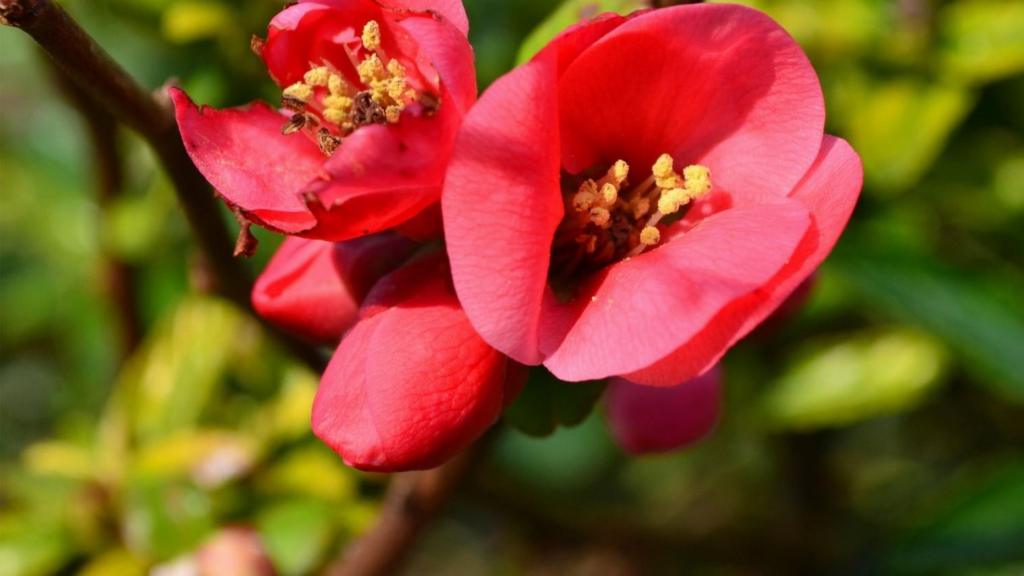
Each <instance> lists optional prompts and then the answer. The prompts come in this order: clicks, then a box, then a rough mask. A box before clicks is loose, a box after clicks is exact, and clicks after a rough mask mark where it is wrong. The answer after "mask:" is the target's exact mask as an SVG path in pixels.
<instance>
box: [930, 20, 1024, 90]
mask: <svg viewBox="0 0 1024 576" xmlns="http://www.w3.org/2000/svg"><path fill="white" fill-rule="evenodd" d="M939 29H940V37H941V39H942V44H943V45H942V51H941V52H940V55H941V59H942V64H943V66H944V69H945V70H944V71H945V72H946V74H947V76H948V77H949V78H950V79H951V80H955V81H959V82H967V83H980V82H990V81H993V80H998V79H1000V78H1007V77H1009V76H1013V75H1014V74H1018V73H1020V72H1021V71H1024V3H1021V2H1019V1H1018V0H972V1H962V2H953V3H951V4H948V5H946V7H945V8H944V9H943V10H942V12H941V14H940V15H939Z"/></svg>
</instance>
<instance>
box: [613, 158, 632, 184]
mask: <svg viewBox="0 0 1024 576" xmlns="http://www.w3.org/2000/svg"><path fill="white" fill-rule="evenodd" d="M608 175H609V176H611V177H612V178H613V179H614V180H615V184H617V185H619V186H621V185H622V184H623V182H625V181H626V178H629V164H626V161H625V160H619V161H617V162H616V163H615V164H613V165H612V167H611V169H610V170H609V171H608Z"/></svg>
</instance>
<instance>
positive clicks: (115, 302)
mask: <svg viewBox="0 0 1024 576" xmlns="http://www.w3.org/2000/svg"><path fill="white" fill-rule="evenodd" d="M51 69H52V70H53V78H54V82H55V83H56V84H57V86H58V88H60V91H61V93H62V94H63V95H64V97H65V98H66V99H67V101H68V103H69V104H71V106H72V107H73V108H74V109H75V110H77V111H78V113H79V115H80V116H81V117H82V120H83V122H84V123H85V127H86V130H87V131H88V133H89V140H90V142H91V144H92V146H91V147H90V153H91V154H92V164H93V171H94V174H93V176H94V178H95V188H96V200H97V203H98V204H99V207H100V214H101V218H104V219H105V218H106V217H107V216H108V215H109V212H110V209H111V206H112V204H113V203H114V202H115V201H116V200H117V198H118V197H119V196H120V195H121V193H122V192H123V187H124V166H123V164H122V161H121V154H120V146H119V143H118V137H117V123H116V122H115V120H114V118H113V117H112V116H111V115H110V114H109V113H108V112H107V111H106V110H104V109H103V108H102V107H100V106H99V104H97V103H96V101H94V100H93V99H92V98H91V97H90V96H89V95H88V94H86V93H85V92H84V91H83V90H82V89H81V88H79V87H78V85H77V84H75V83H74V82H73V81H71V79H70V78H68V76H67V74H65V73H64V72H63V71H62V70H61V69H60V68H58V67H57V66H51ZM102 226H103V224H102V223H101V229H102ZM102 261H103V262H102V266H103V270H104V279H105V281H106V286H105V288H106V291H107V295H108V297H109V299H110V303H111V305H112V306H113V309H114V311H115V313H116V317H117V326H118V339H119V342H120V348H121V357H122V359H124V358H127V357H128V355H129V354H131V353H132V351H134V350H135V348H136V347H137V346H138V344H139V341H140V339H141V338H142V322H141V320H140V318H139V304H138V297H137V292H136V291H137V270H136V267H135V266H132V265H131V264H129V263H127V262H125V261H123V260H121V259H120V258H118V257H117V256H116V255H114V254H111V253H109V251H107V250H104V251H103V257H102Z"/></svg>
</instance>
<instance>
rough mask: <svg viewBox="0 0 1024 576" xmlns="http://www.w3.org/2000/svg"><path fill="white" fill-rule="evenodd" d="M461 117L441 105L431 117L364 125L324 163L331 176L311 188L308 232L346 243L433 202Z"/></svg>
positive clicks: (387, 226)
mask: <svg viewBox="0 0 1024 576" xmlns="http://www.w3.org/2000/svg"><path fill="white" fill-rule="evenodd" d="M460 121H461V117H460V116H459V115H458V111H457V110H456V109H455V108H454V107H453V106H444V105H442V107H441V109H440V110H439V111H438V113H437V115H435V116H429V117H427V116H425V117H415V116H407V117H404V118H402V121H401V122H399V123H398V124H393V125H392V124H389V125H373V126H364V127H362V128H360V129H359V130H357V131H355V132H354V133H353V134H352V135H351V136H349V137H347V138H345V140H344V142H342V144H341V147H339V148H338V150H337V151H336V152H335V153H334V155H333V156H331V158H330V159H329V160H328V161H327V164H326V165H325V170H326V171H327V173H328V174H329V176H330V179H328V180H321V181H319V182H317V183H316V184H315V185H314V186H312V187H311V188H310V189H309V191H308V192H309V195H310V197H312V198H315V199H316V202H313V203H311V204H310V206H309V208H310V209H311V210H312V212H313V214H314V217H315V218H316V220H317V226H316V228H315V229H313V230H311V231H309V232H307V233H306V235H308V236H310V237H315V238H319V239H323V240H335V241H340V240H346V239H349V238H355V237H358V236H362V235H366V234H374V233H376V232H381V231H384V230H388V229H390V228H393V227H395V226H398V225H399V224H402V223H404V222H406V221H408V220H409V219H411V218H413V217H415V216H416V215H418V214H419V213H420V212H422V211H423V210H425V209H426V208H428V207H429V206H431V205H432V204H434V203H436V202H437V201H438V200H439V199H440V196H441V185H442V183H443V182H444V173H445V168H446V167H447V165H448V160H449V158H450V157H451V150H452V146H453V144H454V140H455V135H456V133H457V132H458V126H459V123H460Z"/></svg>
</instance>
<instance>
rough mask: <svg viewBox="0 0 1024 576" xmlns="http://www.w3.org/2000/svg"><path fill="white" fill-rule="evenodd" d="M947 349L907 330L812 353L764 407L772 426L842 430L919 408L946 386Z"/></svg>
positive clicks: (776, 386)
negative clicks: (928, 396)
mask: <svg viewBox="0 0 1024 576" xmlns="http://www.w3.org/2000/svg"><path fill="white" fill-rule="evenodd" d="M946 365H947V353H946V350H945V348H944V347H943V346H942V345H941V344H940V343H939V342H938V341H936V340H935V339H933V338H932V337H930V336H928V335H926V334H923V333H920V332H916V331H911V330H907V329H896V330H889V331H886V332H882V333H878V334H866V335H861V336H855V337H853V338H850V339H847V340H843V341H841V342H839V343H837V344H832V345H829V346H826V347H824V348H821V349H817V350H814V351H813V352H810V353H808V354H806V355H805V356H804V357H803V358H801V359H800V360H798V361H797V362H796V363H795V364H793V365H792V367H791V368H790V369H789V370H788V371H787V372H786V373H785V374H784V375H783V376H782V378H780V379H779V380H778V381H777V382H775V383H774V384H773V385H772V387H771V388H770V390H769V391H768V393H767V396H766V398H765V401H764V408H765V415H766V417H767V420H768V422H769V424H770V425H772V426H773V427H779V428H791V429H813V428H822V427H832V426H843V425H847V424H851V423H854V422H858V421H861V420H865V419H868V418H872V417H875V416H880V415H884V414H891V413H895V412H899V411H901V410H905V409H908V408H911V407H913V406H915V405H916V404H917V403H918V402H919V401H920V400H921V399H922V398H923V397H924V396H925V395H926V394H927V393H928V392H929V391H930V390H932V389H933V388H934V387H935V386H936V385H937V384H939V383H940V382H941V380H942V376H943V375H944V373H945V371H946Z"/></svg>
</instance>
